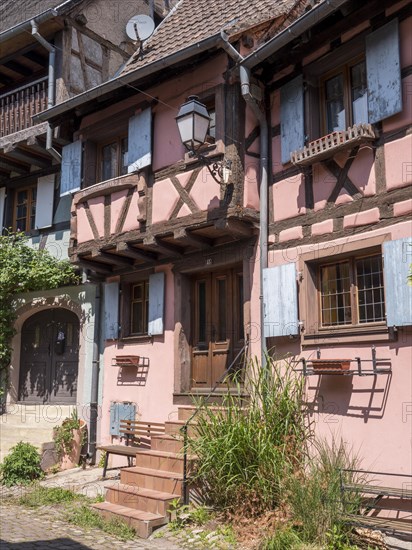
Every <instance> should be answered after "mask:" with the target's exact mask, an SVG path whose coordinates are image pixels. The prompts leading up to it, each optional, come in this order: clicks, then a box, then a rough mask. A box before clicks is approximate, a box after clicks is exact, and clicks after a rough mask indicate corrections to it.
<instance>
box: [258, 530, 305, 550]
mask: <svg viewBox="0 0 412 550" xmlns="http://www.w3.org/2000/svg"><path fill="white" fill-rule="evenodd" d="M301 546H302V541H301V540H300V538H299V536H298V534H297V533H296V532H295V531H294V530H293V529H292V528H290V527H283V528H281V529H278V530H277V531H275V532H274V533H273V534H272V535H271V536H270V537H269V538H267V539H265V540H264V541H263V542H262V544H261V545H260V546H259V550H295V549H297V548H299V547H301Z"/></svg>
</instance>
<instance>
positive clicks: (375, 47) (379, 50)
mask: <svg viewBox="0 0 412 550" xmlns="http://www.w3.org/2000/svg"><path fill="white" fill-rule="evenodd" d="M366 73H367V79H368V114H369V122H370V123H371V124H373V123H375V122H378V121H379V120H383V119H384V118H387V117H389V116H392V115H394V114H396V113H399V112H400V111H402V81H401V65H400V60H399V29H398V20H397V19H394V20H393V21H391V22H390V23H387V24H386V25H384V26H383V27H381V28H380V29H378V30H376V31H375V32H373V33H371V34H369V35H368V36H367V37H366Z"/></svg>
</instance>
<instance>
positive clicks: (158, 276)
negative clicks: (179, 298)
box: [148, 273, 165, 336]
mask: <svg viewBox="0 0 412 550" xmlns="http://www.w3.org/2000/svg"><path fill="white" fill-rule="evenodd" d="M164 301H165V274H164V273H154V274H153V275H150V277H149V329H148V333H149V334H150V335H151V336H155V335H156V334H163V332H164V320H163V317H164Z"/></svg>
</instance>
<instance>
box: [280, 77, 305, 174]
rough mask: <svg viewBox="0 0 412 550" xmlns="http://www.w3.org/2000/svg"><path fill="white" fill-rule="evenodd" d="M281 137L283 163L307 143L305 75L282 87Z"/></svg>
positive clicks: (288, 160)
mask: <svg viewBox="0 0 412 550" xmlns="http://www.w3.org/2000/svg"><path fill="white" fill-rule="evenodd" d="M280 137H281V151H282V155H281V157H282V163H283V164H286V163H287V162H290V154H291V153H292V152H293V151H296V150H297V149H302V147H303V146H304V145H305V119H304V106H303V76H302V75H300V76H297V77H296V78H294V79H293V80H291V81H290V82H288V83H287V84H285V85H284V86H282V88H281V89H280Z"/></svg>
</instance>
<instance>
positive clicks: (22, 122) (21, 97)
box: [0, 77, 48, 137]
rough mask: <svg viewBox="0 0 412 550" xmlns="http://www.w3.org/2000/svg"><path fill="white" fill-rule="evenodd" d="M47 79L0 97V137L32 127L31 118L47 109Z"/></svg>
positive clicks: (41, 79)
mask: <svg viewBox="0 0 412 550" xmlns="http://www.w3.org/2000/svg"><path fill="white" fill-rule="evenodd" d="M47 88H48V85H47V77H44V78H40V79H39V80H36V81H35V82H31V83H30V84H27V85H26V86H21V87H20V88H16V89H14V90H11V91H10V92H8V93H6V94H3V95H0V137H3V136H7V135H9V134H14V133H15V132H19V131H20V130H25V129H26V128H30V127H31V126H33V120H32V117H33V116H34V115H36V114H38V113H40V112H41V111H44V110H45V109H47Z"/></svg>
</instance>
